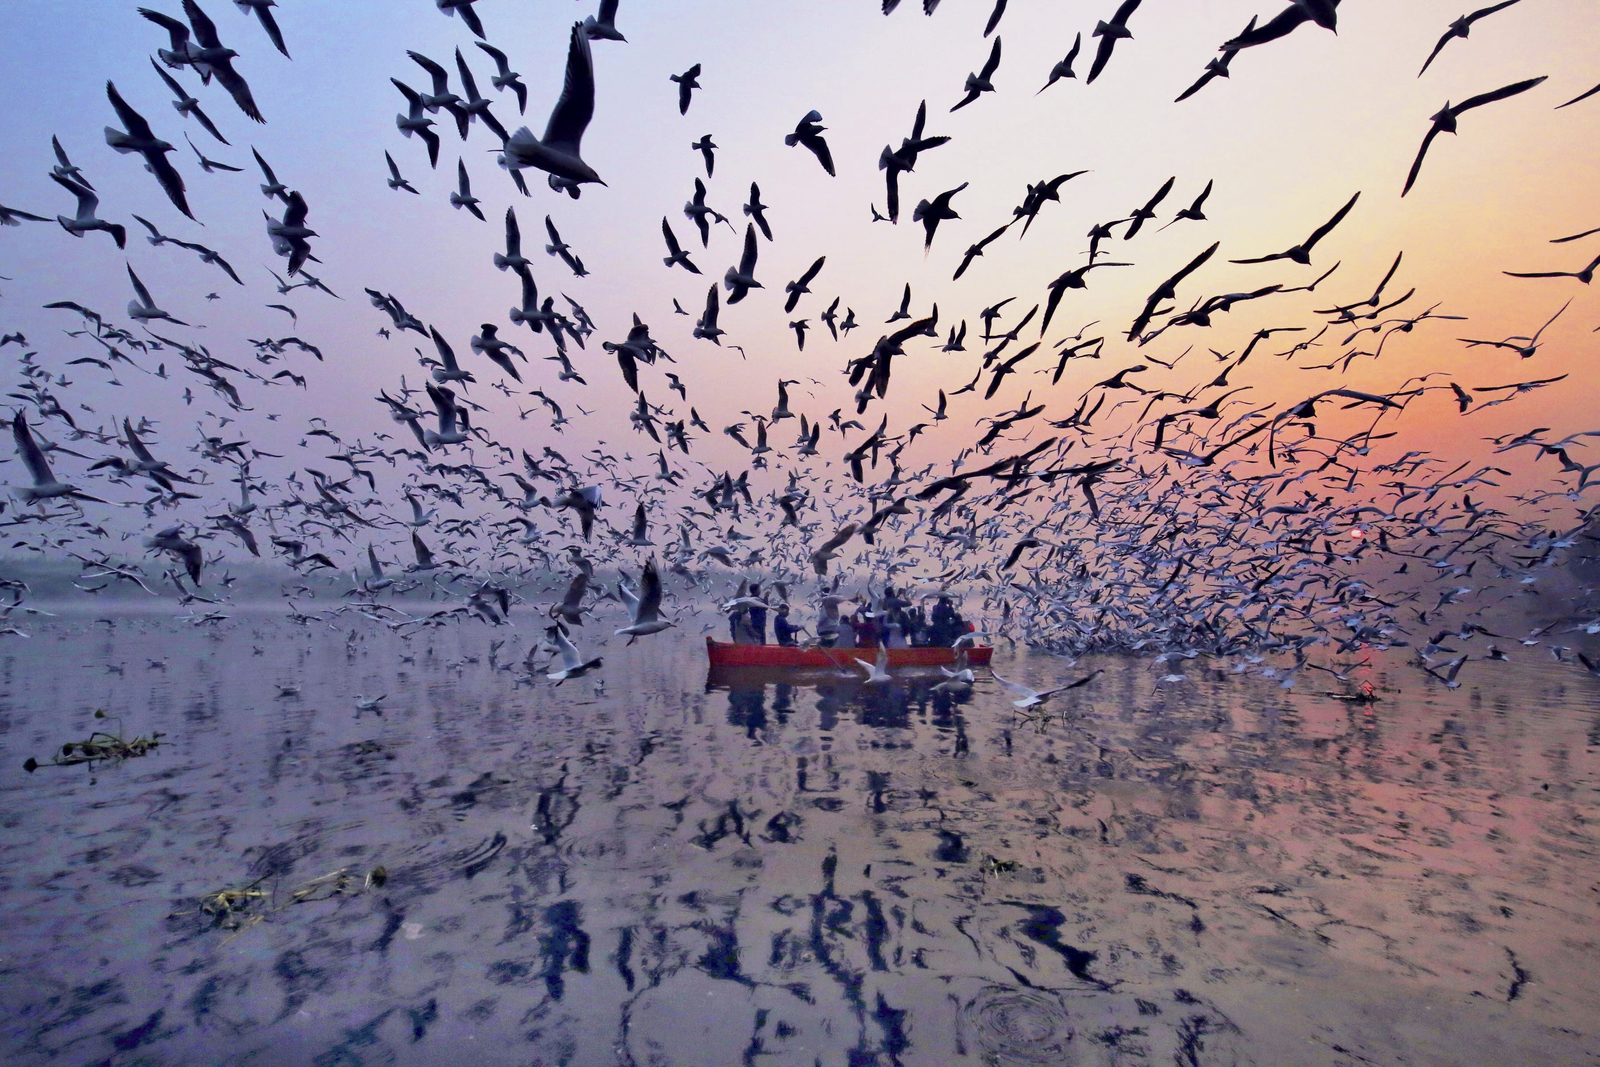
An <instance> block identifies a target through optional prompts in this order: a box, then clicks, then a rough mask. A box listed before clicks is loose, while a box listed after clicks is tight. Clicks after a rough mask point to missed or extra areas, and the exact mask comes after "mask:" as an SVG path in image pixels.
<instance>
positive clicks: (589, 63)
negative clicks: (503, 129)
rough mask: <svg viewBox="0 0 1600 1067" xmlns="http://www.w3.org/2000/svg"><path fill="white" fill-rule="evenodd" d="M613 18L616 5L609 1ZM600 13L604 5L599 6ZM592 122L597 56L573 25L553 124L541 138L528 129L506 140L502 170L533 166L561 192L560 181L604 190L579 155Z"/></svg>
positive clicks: (578, 25)
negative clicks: (565, 71)
mask: <svg viewBox="0 0 1600 1067" xmlns="http://www.w3.org/2000/svg"><path fill="white" fill-rule="evenodd" d="M610 6H611V8H612V11H613V13H615V10H616V6H617V5H616V3H615V0H612V2H611V5H610ZM601 11H602V13H603V12H604V11H605V4H604V3H602V5H601ZM592 118H594V55H593V53H592V52H591V51H590V50H589V35H588V34H586V33H585V31H584V24H583V23H573V26H572V36H571V40H570V42H569V44H568V46H567V76H566V81H565V83H564V84H563V85H562V89H561V96H560V98H559V99H557V100H556V105H555V107H554V108H553V109H552V110H551V112H550V122H549V124H548V125H546V126H545V130H544V137H543V138H542V139H541V138H537V137H535V136H534V135H533V133H532V131H530V130H529V129H528V128H527V127H526V126H523V127H521V128H520V129H518V130H517V132H516V133H513V134H512V135H511V138H510V139H509V140H508V141H506V144H505V152H504V154H503V155H502V156H501V160H502V165H504V166H505V167H507V168H508V169H511V170H519V169H521V168H523V167H534V168H536V169H538V170H542V171H546V172H548V174H549V176H550V184H551V188H559V187H561V183H562V180H565V181H566V182H570V183H572V186H571V187H572V189H573V191H577V188H578V186H580V185H583V184H585V183H590V182H592V183H597V184H600V185H604V184H605V182H603V181H601V180H600V175H598V174H596V173H595V172H594V168H593V167H591V166H589V164H587V163H585V162H584V161H583V158H582V156H581V155H580V154H579V149H580V145H581V142H582V140H583V133H584V131H585V130H587V129H588V128H589V120H590V119H592Z"/></svg>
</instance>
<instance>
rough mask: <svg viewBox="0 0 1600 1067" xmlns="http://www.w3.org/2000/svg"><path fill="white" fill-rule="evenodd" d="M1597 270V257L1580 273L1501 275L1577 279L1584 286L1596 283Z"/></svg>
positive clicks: (1512, 273)
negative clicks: (1595, 273)
mask: <svg viewBox="0 0 1600 1067" xmlns="http://www.w3.org/2000/svg"><path fill="white" fill-rule="evenodd" d="M1596 269H1600V256H1596V257H1595V258H1594V260H1593V261H1592V262H1591V263H1590V264H1589V265H1588V266H1587V267H1584V268H1583V269H1582V270H1578V271H1567V270H1546V271H1534V272H1531V273H1524V272H1519V271H1510V270H1507V271H1501V273H1502V274H1506V275H1509V276H1510V277H1513V278H1576V279H1578V280H1579V281H1580V282H1582V283H1583V284H1584V285H1588V284H1589V283H1590V282H1592V281H1594V272H1595V270H1596Z"/></svg>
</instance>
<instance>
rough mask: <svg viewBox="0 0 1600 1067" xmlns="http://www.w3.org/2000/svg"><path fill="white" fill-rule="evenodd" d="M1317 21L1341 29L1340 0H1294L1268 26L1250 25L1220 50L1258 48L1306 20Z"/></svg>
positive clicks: (1333, 28) (1285, 35)
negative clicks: (1339, 26)
mask: <svg viewBox="0 0 1600 1067" xmlns="http://www.w3.org/2000/svg"><path fill="white" fill-rule="evenodd" d="M1308 22H1311V23H1315V24H1316V25H1318V26H1321V27H1322V28H1323V29H1325V30H1332V31H1333V32H1335V33H1337V32H1338V22H1339V0H1294V2H1293V3H1291V4H1290V5H1289V6H1288V7H1286V8H1284V9H1283V11H1281V12H1279V13H1278V14H1277V15H1276V16H1275V17H1273V18H1271V19H1269V20H1268V21H1267V24H1266V25H1265V26H1255V25H1254V22H1252V23H1251V27H1253V28H1250V27H1247V28H1246V29H1245V31H1244V32H1243V33H1241V34H1240V35H1239V36H1237V37H1235V38H1233V39H1232V40H1230V41H1227V42H1225V43H1224V44H1223V45H1222V48H1221V49H1220V51H1224V52H1226V51H1229V50H1232V51H1235V52H1237V51H1238V50H1240V49H1242V48H1254V47H1255V46H1256V45H1259V44H1266V43H1267V42H1269V41H1276V40H1278V39H1279V38H1280V37H1287V36H1288V35H1289V34H1291V33H1293V32H1294V31H1295V30H1297V29H1299V28H1300V27H1301V26H1304V25H1305V24H1306V23H1308Z"/></svg>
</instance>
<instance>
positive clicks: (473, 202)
mask: <svg viewBox="0 0 1600 1067" xmlns="http://www.w3.org/2000/svg"><path fill="white" fill-rule="evenodd" d="M456 184H457V185H458V186H459V187H460V188H459V189H458V190H457V191H456V192H453V193H451V194H450V206H451V207H453V208H463V207H464V208H466V209H467V210H468V211H469V212H471V214H472V216H473V217H474V218H476V219H477V220H478V221H479V222H488V221H489V220H488V219H486V218H484V217H483V209H482V208H480V207H479V206H478V198H477V197H475V196H473V195H472V179H471V178H470V177H468V176H467V161H466V160H464V159H458V160H456Z"/></svg>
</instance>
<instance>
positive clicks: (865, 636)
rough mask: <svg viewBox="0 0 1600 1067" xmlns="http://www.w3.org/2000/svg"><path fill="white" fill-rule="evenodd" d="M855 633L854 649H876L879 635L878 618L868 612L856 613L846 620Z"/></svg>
mask: <svg viewBox="0 0 1600 1067" xmlns="http://www.w3.org/2000/svg"><path fill="white" fill-rule="evenodd" d="M846 621H847V622H848V623H849V624H850V627H851V629H853V630H854V631H855V647H856V648H877V647H878V641H879V638H880V636H881V635H880V634H879V631H878V617H877V616H876V615H875V614H873V613H872V612H870V611H858V612H856V613H855V614H854V615H852V616H851V617H850V618H849V619H848V620H846Z"/></svg>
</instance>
